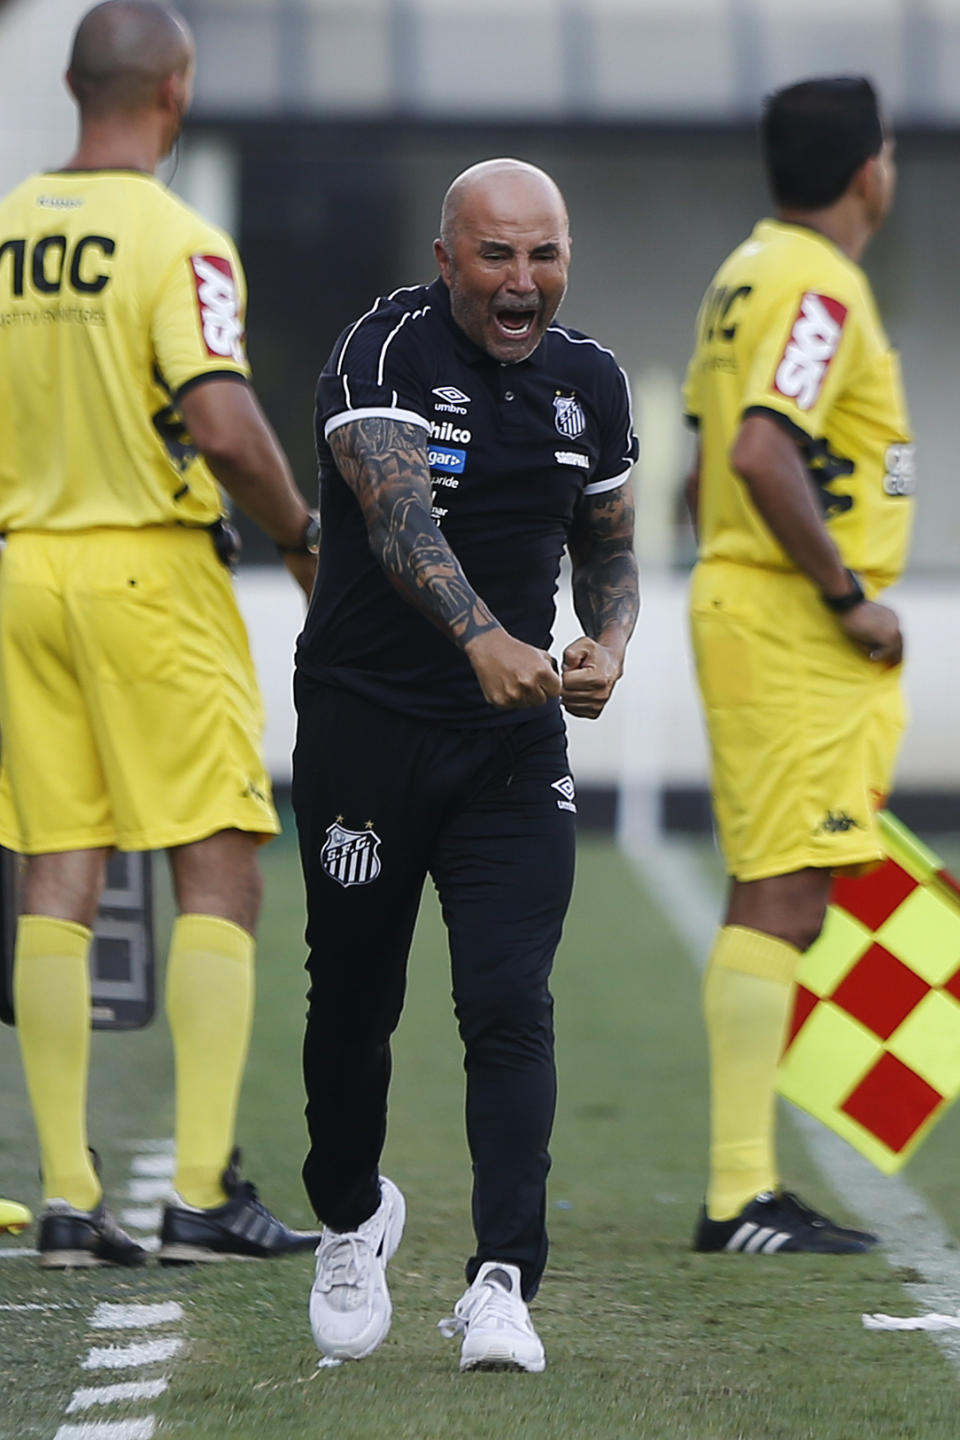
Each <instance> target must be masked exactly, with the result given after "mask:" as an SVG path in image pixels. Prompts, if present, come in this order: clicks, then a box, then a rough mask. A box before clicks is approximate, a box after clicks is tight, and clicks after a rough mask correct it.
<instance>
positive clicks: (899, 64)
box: [0, 0, 960, 838]
mask: <svg viewBox="0 0 960 1440" xmlns="http://www.w3.org/2000/svg"><path fill="white" fill-rule="evenodd" d="M85 8H86V0H6V3H0V190H3V189H6V188H8V187H9V186H11V185H12V184H14V183H15V182H16V180H17V179H19V178H20V177H21V176H22V175H23V174H24V173H26V172H27V171H29V170H31V169H35V168H43V167H46V166H49V167H55V166H56V165H57V164H59V163H60V162H61V161H62V159H63V158H64V157H65V156H66V155H67V153H68V151H69V147H70V144H71V140H72V133H73V113H72V109H71V106H70V104H69V101H68V99H67V97H66V95H65V92H64V90H63V86H62V81H61V74H62V71H63V69H64V64H65V56H66V48H67V44H68V37H69V34H70V32H71V29H72V27H73V24H74V23H75V21H76V19H77V17H78V16H79V14H81V13H82V11H83V10H84V9H85ZM181 8H182V10H183V11H184V12H185V14H186V15H187V17H188V19H189V20H190V22H191V23H192V25H193V26H194V29H195V31H196V34H197V40H198V49H199V63H198V80H197V93H196V101H195V107H194V112H193V117H192V120H191V122H190V124H189V127H188V130H187V133H186V135H185V137H184V139H183V141H182V142H181V146H180V152H179V155H178V156H177V158H176V161H175V164H171V165H170V167H169V178H170V181H171V183H172V185H173V186H174V188H175V189H177V190H178V191H180V192H181V193H182V194H183V195H184V196H185V197H186V198H187V199H189V200H190V201H191V202H192V203H193V204H195V205H196V206H197V207H198V208H199V209H200V210H201V211H202V212H204V213H205V214H207V215H208V216H210V217H211V218H213V219H215V220H217V221H219V222H220V223H222V224H224V225H225V226H226V227H227V228H228V229H230V230H231V231H232V232H233V233H234V234H235V236H236V238H237V240H238V242H239V245H240V250H241V253H242V255H243V259H244V262H245V264H246V268H247V273H248V278H249V282H250V291H251V305H250V315H249V336H250V350H251V355H252V359H253V363H254V368H255V379H256V384H257V387H258V390H259V392H260V394H261V396H262V398H263V400H264V403H265V405H266V408H267V410H268V413H269V414H270V416H271V419H272V420H273V422H274V424H275V426H276V428H277V429H278V431H279V433H280V435H281V438H282V440H283V442H284V444H285V446H286V447H287V450H288V452H289V454H290V456H291V458H292V460H293V462H294V466H295V469H296V472H297V475H298V478H299V481H300V484H301V485H302V487H303V489H304V491H305V493H306V494H307V495H308V496H311V495H312V493H313V490H314V484H315V481H314V461H313V448H312V431H311V410H312V396H313V386H314V381H315V377H316V374H317V372H318V370H319V368H320V366H321V364H322V362H323V360H324V358H325V356H326V354H327V353H328V351H329V349H330V347H331V345H332V342H333V340H334V339H335V337H336V335H337V334H338V332H339V331H340V329H341V328H342V326H343V325H344V324H345V323H347V322H348V321H349V320H350V319H352V318H353V317H354V316H355V315H356V314H358V313H360V312H361V311H362V310H364V309H366V308H367V306H368V305H369V304H370V303H371V301H372V298H373V297H374V296H375V295H376V294H378V293H382V292H383V291H385V290H390V289H393V288H395V287H396V286H397V285H399V284H407V283H412V282H415V281H419V280H425V279H428V278H430V277H431V274H432V269H433V264H432V257H431V253H430V243H431V241H432V239H433V236H434V233H435V230H436V224H437V214H438V209H439V202H440V198H441V195H442V193H443V191H444V189H445V188H446V186H447V184H448V183H449V181H450V179H451V178H452V177H453V176H454V175H455V174H456V173H457V171H458V170H459V169H460V168H462V167H463V166H464V165H466V164H469V163H471V162H472V161H474V160H476V159H480V158H483V157H485V156H489V155H494V154H503V153H510V154H516V155H520V156H522V157H523V158H526V159H529V160H532V161H534V162H536V163H538V164H540V165H543V166H544V167H545V168H546V169H548V170H549V171H551V173H552V174H554V175H555V176H556V178H557V180H558V181H559V183H560V185H561V186H562V188H563V189H564V191H565V193H566V195H567V198H568V202H569V206H570V212H571V218H572V227H573V233H574V239H575V250H574V264H573V271H572V282H571V287H570V293H569V296H568V299H567V301H566V304H565V306H564V310H563V312H562V316H561V318H562V319H564V320H565V321H566V322H567V323H569V324H572V325H575V326H577V327H579V328H581V329H584V330H586V331H588V332H589V333H591V334H594V335H596V336H598V337H599V338H600V339H601V340H602V341H603V343H605V344H608V345H610V346H611V347H612V348H614V349H615V350H616V352H617V354H618V357H619V358H620V360H621V363H622V364H623V365H624V367H625V368H626V370H627V371H628V373H629V375H630V376H631V378H632V382H633V387H634V394H635V401H636V413H637V420H638V425H639V429H640V434H641V442H642V457H641V461H640V465H639V466H638V469H637V473H636V479H635V484H636V488H637V494H638V515H639V538H638V549H639V552H640V557H641V560H642V563H643V568H644V575H645V613H644V616H643V618H642V620H641V625H640V629H639V631H638V634H637V637H636V639H635V641H634V648H633V651H632V654H631V658H630V664H629V669H628V675H627V678H626V680H625V681H624V683H623V685H622V686H621V688H620V691H619V692H618V695H617V696H616V697H615V703H614V705H613V706H612V708H611V710H610V712H609V713H608V716H607V717H606V718H605V720H604V722H603V724H602V725H601V726H599V727H597V726H592V725H591V724H589V723H588V722H583V721H573V722H572V725H571V730H572V751H573V758H574V764H575V769H576V772H577V774H578V778H579V782H580V786H581V794H582V797H583V804H582V806H581V810H582V815H583V818H584V820H585V821H586V822H587V823H590V824H595V825H600V826H603V827H610V826H612V825H613V824H614V823H619V826H620V828H621V831H623V830H627V831H631V832H633V835H634V838H636V837H637V836H639V835H642V834H645V833H646V834H656V833H658V832H659V830H660V829H661V827H662V826H663V825H664V824H665V825H667V826H668V827H669V828H696V827H702V826H703V825H705V824H706V821H707V805H706V762H705V750H704V745H703V740H702V735H701V730H700V723H699V718H698V715H697V710H696V705H695V702H694V696H693V690H692V686H691V682H690V669H689V662H688V657H687V649H686V637H685V630H684V623H683V593H684V587H685V574H686V571H687V569H688V568H689V564H690V561H691V558H692V544H691V539H690V535H689V532H688V529H687V526H686V522H685V518H684V516H683V514H682V507H681V504H680V499H679V489H680V480H681V477H682V474H683V471H684V468H685V465H686V462H687V458H688V453H689V441H688V440H687V438H686V437H685V435H684V432H683V426H682V424H681V418H680V402H679V384H680V378H681V375H682V372H683V366H684V363H685V360H686V356H687V352H688V347H689V344H690V337H691V334H692V326H693V319H694V314H695V310H696V306H697V303H698V300H699V297H700V295H701V293H702V291H703V289H704V287H705V285H706V283H707V281H708V279H709V277H710V274H711V272H712V270H713V268H714V267H715V265H716V264H717V263H718V261H719V260H720V258H721V257H722V256H723V254H724V253H725V252H726V251H727V250H728V249H729V248H731V247H732V246H733V245H734V244H735V243H736V242H737V241H738V240H739V239H740V238H741V237H742V236H743V235H744V234H745V233H746V231H747V230H748V229H749V228H750V226H751V225H752V223H753V220H754V218H755V217H756V216H757V215H758V214H759V213H762V212H763V211H764V210H765V209H766V205H767V202H766V197H765V194H764V190H763V186H762V181H761V177H760V173H759V166H758V162H757V155H756V144H755V138H754V125H755V118H756V114H757V110H758V105H759V101H760V99H761V97H762V95H763V94H764V93H765V92H766V91H767V90H769V89H770V88H771V87H773V86H776V85H779V84H782V83H785V82H787V81H789V80H791V79H796V78H800V77H802V76H805V75H808V74H812V73H823V72H831V71H832V72H838V71H842V70H856V71H864V72H867V73H869V74H870V75H871V76H872V77H873V78H874V79H875V80H876V82H877V83H878V85H879V87H880V89H881V91H882V93H883V96H884V98H885V101H886V104H887V106H888V108H889V112H890V114H891V117H892V119H893V121H894V123H895V125H896V128H897V131H898V135H899V160H900V190H899V198H898V203H897V206H896V210H895V212H894V215H893V216H892V218H891V220H890V222H889V223H888V226H887V228H886V230H885V231H884V233H883V234H882V235H881V236H880V237H879V238H878V240H877V241H876V242H875V244H874V246H873V248H872V249H871V251H870V252H869V254H868V257H867V269H868V271H869V273H870V275H871V277H872V279H873V281H874V284H875V286H876V289H877V292H878V296H879V300H880V304H881V308H882V310H883V313H884V316H885V318H886V320H887V324H888V328H889V330H890V333H891V335H892V337H893V339H894V342H895V343H896V344H897V345H898V346H899V347H900V349H901V350H902V353H903V357H904V368H905V374H906V381H907V388H908V392H909V398H910V404H911V409H912V413H913V418H914V423H915V427H916V431H917V439H918V448H919V474H920V482H921V489H920V503H919V507H918V518H917V527H916V532H915V540H914V545H913V553H912V562H911V567H910V572H909V577H908V579H907V580H906V581H905V582H904V584H903V585H902V586H901V587H900V595H899V601H898V603H899V604H900V605H901V608H902V610H903V612H904V615H905V620H906V626H907V633H908V646H909V669H908V681H909V690H910V695H911V703H912V711H913V725H912V729H911V731H910V733H909V736H908V739H907V742H906V745H905V748H904V752H903V758H902V763H901V767H900V779H899V788H898V800H897V802H896V804H897V808H899V810H900V811H901V813H902V814H904V816H905V818H906V819H907V820H908V821H912V822H913V823H914V824H916V825H918V826H920V827H921V828H923V829H926V830H930V829H933V828H954V829H960V755H958V752H957V748H956V745H955V743H954V741H955V736H956V734H957V733H958V731H960V670H958V667H957V664H956V661H955V654H956V644H955V636H956V633H957V630H958V628H960V590H958V588H957V585H958V575H957V571H958V564H957V561H958V555H960V486H958V485H957V484H956V481H955V471H956V453H955V452H956V440H955V431H956V424H955V419H954V413H953V412H954V408H955V405H956V400H955V395H954V391H955V384H956V378H955V377H956V374H957V365H956V349H957V341H958V336H957V323H956V318H955V317H956V314H957V309H956V258H955V256H956V238H955V237H956V235H957V233H958V230H960V186H958V183H957V182H958V179H960V147H958V127H960V0H805V3H803V4H802V5H800V4H798V3H796V0H485V3H484V4H483V5H482V6H479V5H476V4H474V3H473V0H182V5H181ZM246 538H247V547H246V554H245V560H244V565H243V568H242V571H241V575H240V578H239V581H238V584H239V589H240V594H241V600H242V603H243V606H244V610H245V613H246V615H247V618H248V622H249V624H250V627H251V631H252V635H253V641H254V647H255V650H256V652H257V658H258V663H259V665H260V670H261V675H262V678H263V682H264V687H265V691H266V695H267V704H268V712H269V725H268V736H267V745H268V752H269V758H270V763H271V766H272V768H273V771H274V773H275V775H276V777H277V779H278V780H279V781H280V782H281V783H282V782H283V781H284V779H285V778H286V777H287V774H288V767H289V750H290V742H291V734H292V718H291V713H290V705H289V698H288V696H289V649H290V646H289V644H288V643H287V642H288V641H290V642H292V639H293V636H294V635H295V633H296V630H297V628H298V623H299V608H298V600H297V597H296V595H295V593H294V591H293V588H292V586H290V585H289V584H288V583H287V582H286V581H285V578H284V577H283V576H282V575H281V574H280V573H279V571H278V569H277V567H276V565H275V564H273V563H272V556H271V555H270V554H269V553H268V548H267V547H265V545H264V543H263V541H262V539H261V538H259V537H258V536H257V535H255V534H252V533H249V532H248V533H247V537H246ZM574 628H575V622H574V620H573V617H572V612H571V610H570V605H569V598H568V595H567V593H566V590H564V594H563V595H562V596H561V619H560V623H559V625H558V643H560V644H562V643H563V641H564V639H565V638H566V637H567V636H569V635H570V634H572V633H573V631H574ZM618 817H619V818H618Z"/></svg>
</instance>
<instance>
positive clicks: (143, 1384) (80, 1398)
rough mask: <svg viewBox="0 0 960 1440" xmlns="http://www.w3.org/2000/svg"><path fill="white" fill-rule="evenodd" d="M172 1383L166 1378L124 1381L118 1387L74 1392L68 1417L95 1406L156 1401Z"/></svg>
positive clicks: (95, 1386)
mask: <svg viewBox="0 0 960 1440" xmlns="http://www.w3.org/2000/svg"><path fill="white" fill-rule="evenodd" d="M169 1384H170V1381H169V1380H168V1379H167V1377H166V1376H163V1377H161V1379H159V1380H122V1381H120V1382H119V1383H118V1384H116V1385H89V1386H87V1387H86V1388H85V1389H81V1390H74V1392H73V1395H72V1396H71V1397H70V1404H69V1405H68V1406H67V1414H68V1415H76V1413H77V1411H78V1410H91V1409H92V1408H93V1406H94V1405H115V1404H116V1403H117V1402H118V1401H120V1400H156V1398H157V1396H158V1395H162V1394H163V1392H164V1391H165V1390H166V1388H167V1386H168V1385H169Z"/></svg>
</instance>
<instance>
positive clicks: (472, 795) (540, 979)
mask: <svg viewBox="0 0 960 1440" xmlns="http://www.w3.org/2000/svg"><path fill="white" fill-rule="evenodd" d="M296 700H297V710H298V714H299V728H298V736H297V745H296V750H295V753H294V779H293V802H294V809H295V811H296V817H297V829H298V832H299V837H300V851H301V857H302V861H303V869H304V876H305V880H306V888H307V917H308V918H307V943H308V945H309V947H310V956H309V959H308V961H307V968H308V970H309V973H310V979H311V987H310V997H309V1001H310V1003H309V1012H308V1016H307V1032H306V1039H305V1043H304V1078H305V1081H306V1090H307V1124H308V1127H309V1131H310V1144H311V1148H310V1153H309V1155H308V1156H307V1160H306V1163H305V1165H304V1172H303V1173H304V1180H305V1183H306V1187H307V1192H308V1194H309V1196H310V1199H311V1201H312V1203H313V1206H314V1209H315V1211H316V1214H317V1216H318V1217H319V1218H320V1219H321V1220H323V1221H324V1222H325V1223H326V1224H328V1225H330V1226H332V1227H333V1228H334V1229H338V1230H350V1229H355V1228H356V1227H357V1226H358V1225H359V1224H360V1223H361V1222H362V1221H363V1220H365V1219H367V1218H368V1217H369V1216H370V1215H371V1214H372V1213H373V1211H374V1210H375V1208H376V1206H377V1204H378V1201H379V1191H378V1185H377V1178H378V1164H379V1159H380V1153H381V1150H382V1148H383V1142H384V1137H385V1133H386V1110H387V1087H388V1084H389V1080H390V1036H391V1035H392V1033H393V1031H394V1029H395V1028H396V1025H397V1022H398V1020H399V1018H400V1011H401V1008H402V1005H403V996H404V988H405V982H406V966H407V955H408V952H409V949H410V942H411V938H412V936H413V928H414V923H415V921H416V916H417V909H418V907H419V904H420V896H421V892H422V889H423V884H424V880H425V879H426V876H427V875H428V874H430V875H432V876H433V879H434V882H435V884H436V886H437V891H438V894H439V896H440V902H441V905H442V909H443V918H444V921H445V923H446V926H447V930H448V932H449V939H450V960H451V968H452V976H453V997H454V1004H455V1009H456V1015H457V1020H458V1023H459V1027H460V1034H461V1037H462V1039H463V1043H464V1047H465V1062H464V1063H465V1069H466V1074H467V1103H466V1121H467V1139H468V1142H469V1146H470V1153H471V1156H472V1159H473V1172H474V1186H473V1220H474V1228H475V1230H476V1235H477V1252H476V1254H475V1255H474V1256H473V1258H472V1259H471V1260H470V1262H469V1264H468V1265H467V1279H468V1281H469V1280H472V1278H473V1276H474V1275H475V1274H476V1272H477V1270H478V1269H479V1267H480V1265H481V1264H482V1263H483V1261H485V1260H505V1261H509V1262H512V1263H514V1264H516V1265H518V1266H519V1267H520V1271H521V1274H522V1277H523V1288H524V1294H525V1295H526V1297H527V1298H529V1297H530V1296H531V1295H532V1294H533V1293H534V1292H535V1290H536V1288H537V1285H538V1283H539V1280H540V1276H541V1274H542V1273H543V1267H544V1265H545V1263H546V1256H547V1235H546V1228H545V1208H546V1178H547V1172H548V1170H549V1167H550V1156H549V1152H548V1148H547V1147H548V1143H549V1138H550V1130H551V1126H552V1123H553V1114H554V1108H555V1103H556V1073H555V1070H554V1061H553V1000H552V997H551V995H550V990H549V986H548V982H549V976H550V970H551V966H552V963H553V956H554V953H555V951H556V948H557V945H558V943H559V940H560V935H561V931H562V927H563V920H564V915H565V914H566V909H567V905H568V903H569V899H570V891H571V887H572V883H573V857H574V815H573V813H572V809H573V807H572V805H571V803H570V793H569V792H570V788H571V787H570V786H569V782H568V783H567V784H566V785H563V784H561V788H560V789H557V788H556V785H557V782H563V781H564V779H565V777H567V776H568V762H567V752H566V737H565V733H564V727H563V720H562V718H561V716H560V715H559V714H558V713H556V712H553V713H549V714H546V715H537V714H536V712H534V715H533V718H527V719H523V718H522V716H523V712H518V720H517V723H516V724H509V725H504V726H500V727H492V728H489V729H464V730H458V729H452V728H448V727H445V726H439V725H435V724H431V723H427V722H425V721H421V720H416V719H413V718H410V717H408V716H404V715H400V714H397V713H395V712H392V711H388V710H384V709H381V708H379V707H377V706H375V705H372V704H370V703H368V702H367V701H365V700H362V699H360V698H359V697H357V696H355V695H352V694H350V693H348V692H347V691H343V690H337V689H333V688H330V687H326V686H321V685H317V684H315V683H313V682H311V681H309V680H306V679H305V678H304V677H303V676H298V677H297V684H296Z"/></svg>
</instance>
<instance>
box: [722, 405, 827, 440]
mask: <svg viewBox="0 0 960 1440" xmlns="http://www.w3.org/2000/svg"><path fill="white" fill-rule="evenodd" d="M748 415H766V416H767V418H768V419H770V420H775V421H776V423H777V424H778V425H779V426H780V429H781V430H785V431H786V432H787V434H788V435H789V436H790V439H791V440H795V441H796V443H797V444H798V445H799V446H800V448H801V449H802V450H805V449H806V448H807V446H808V445H810V444H811V443H812V441H813V436H812V435H811V434H810V433H809V432H808V431H806V430H804V429H803V427H802V426H800V425H795V424H794V422H793V421H792V420H791V419H790V417H789V416H788V415H784V413H783V411H782V410H774V409H773V408H772V407H771V406H769V405H748V406H747V408H746V410H744V412H743V414H742V415H741V417H740V418H741V420H746V418H747V416H748Z"/></svg>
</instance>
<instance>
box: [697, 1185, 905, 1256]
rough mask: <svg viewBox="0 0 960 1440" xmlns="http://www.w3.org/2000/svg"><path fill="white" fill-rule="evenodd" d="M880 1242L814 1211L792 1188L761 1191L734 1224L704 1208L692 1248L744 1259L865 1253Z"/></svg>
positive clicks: (737, 1216)
mask: <svg viewBox="0 0 960 1440" xmlns="http://www.w3.org/2000/svg"><path fill="white" fill-rule="evenodd" d="M876 1243H877V1237H876V1235H871V1234H869V1233H868V1232H867V1231H865V1230H848V1229H846V1228H845V1227H844V1226H842V1225H835V1224H834V1223H833V1221H832V1220H828V1219H827V1217H826V1216H825V1215H820V1214H819V1213H818V1212H817V1211H816V1210H811V1208H810V1206H809V1205H804V1204H803V1202H802V1201H801V1200H798V1199H797V1197H796V1195H793V1194H791V1193H790V1191H789V1190H778V1191H777V1192H776V1193H775V1194H774V1193H773V1192H772V1191H770V1190H765V1191H763V1192H762V1193H761V1194H760V1195H757V1196H756V1197H755V1198H754V1199H753V1200H750V1201H749V1202H748V1203H747V1204H746V1205H744V1207H743V1209H742V1210H741V1211H740V1214H739V1215H735V1216H734V1217H733V1219H732V1220H711V1219H710V1218H709V1216H708V1215H707V1212H706V1208H705V1207H701V1210H700V1217H699V1219H698V1221H697V1228H696V1231H695V1233H694V1237H693V1248H694V1250H699V1251H701V1252H710V1251H717V1250H729V1251H733V1252H735V1253H739V1254H742V1255H784V1254H797V1253H799V1252H801V1251H806V1252H807V1253H809V1254H814V1255H863V1254H865V1253H866V1252H867V1251H868V1250H871V1249H872V1248H873V1246H874V1245H876Z"/></svg>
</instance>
